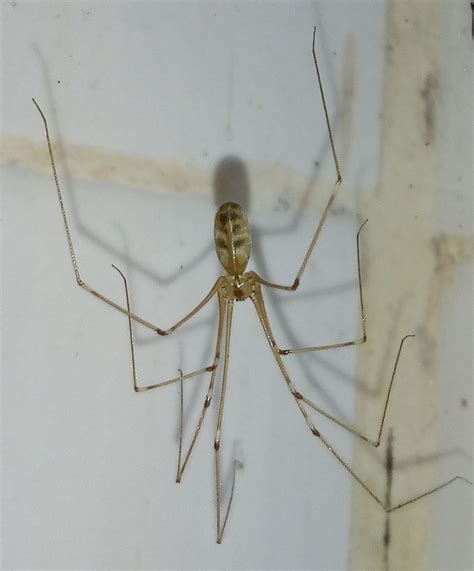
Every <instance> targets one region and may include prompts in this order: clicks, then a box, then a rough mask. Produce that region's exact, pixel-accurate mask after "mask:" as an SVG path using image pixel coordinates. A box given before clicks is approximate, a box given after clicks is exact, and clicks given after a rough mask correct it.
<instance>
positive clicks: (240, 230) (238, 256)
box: [214, 202, 252, 276]
mask: <svg viewBox="0 0 474 571" xmlns="http://www.w3.org/2000/svg"><path fill="white" fill-rule="evenodd" d="M214 240H215V243H216V252H217V256H218V258H219V260H220V262H221V264H222V265H223V266H224V268H225V270H226V271H227V273H229V274H230V275H232V276H238V275H241V274H243V273H244V271H245V268H246V267H247V263H248V261H249V257H250V250H251V248H252V236H251V234H250V226H249V223H248V220H247V215H246V214H245V211H244V209H243V208H242V207H241V206H240V205H239V204H237V203H236V202H226V203H225V204H223V205H222V206H221V207H220V208H219V210H218V211H217V212H216V218H215V222H214Z"/></svg>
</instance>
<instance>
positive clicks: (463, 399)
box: [461, 397, 468, 408]
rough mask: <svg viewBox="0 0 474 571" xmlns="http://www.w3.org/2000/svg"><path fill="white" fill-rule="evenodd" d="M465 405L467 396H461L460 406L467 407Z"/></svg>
mask: <svg viewBox="0 0 474 571" xmlns="http://www.w3.org/2000/svg"><path fill="white" fill-rule="evenodd" d="M467 405H468V402H467V398H465V397H463V398H462V399H461V406H462V407H463V408H467Z"/></svg>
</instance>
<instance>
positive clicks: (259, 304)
mask: <svg viewBox="0 0 474 571" xmlns="http://www.w3.org/2000/svg"><path fill="white" fill-rule="evenodd" d="M252 301H253V302H254V304H255V307H256V310H257V314H258V317H259V319H260V322H261V324H262V326H263V329H264V331H265V336H266V337H267V340H268V342H269V344H270V347H271V349H272V352H273V355H274V356H275V359H276V361H277V363H278V366H279V367H280V370H281V372H282V374H283V377H284V379H285V381H286V384H287V386H288V388H289V389H290V392H291V394H292V395H293V398H294V399H295V401H296V404H297V405H298V408H299V409H300V411H301V414H302V415H303V417H304V419H305V422H306V425H307V426H308V428H309V429H310V431H311V433H312V434H313V435H314V436H316V437H317V438H319V439H320V440H321V442H322V443H323V444H324V446H325V447H326V448H327V449H328V450H329V452H331V454H333V456H334V457H335V458H336V459H337V460H338V462H339V463H340V464H342V466H344V468H345V469H346V470H347V471H348V472H349V474H350V475H351V476H352V477H353V478H354V479H355V480H356V481H357V482H358V483H359V484H360V485H361V486H362V487H363V488H364V490H365V491H366V492H367V493H368V494H369V495H370V496H371V497H372V498H373V499H374V500H375V501H376V502H377V503H378V504H379V505H380V506H381V507H382V508H383V509H384V511H385V512H387V513H389V512H393V511H395V510H398V509H400V508H403V507H405V506H407V505H408V504H411V503H414V502H416V501H418V500H421V499H422V498H424V497H426V496H429V495H430V494H433V493H435V492H437V491H438V490H441V489H442V488H444V487H446V486H448V485H449V484H452V483H453V482H455V481H456V480H462V481H464V482H466V483H468V484H471V485H472V482H471V481H470V480H468V479H467V478H464V477H463V476H454V477H453V478H451V479H449V480H447V481H446V482H443V483H441V484H439V485H437V486H435V487H434V488H430V489H429V490H427V491H425V492H423V493H421V494H419V495H417V496H414V497H413V498H410V499H408V500H405V501H403V502H401V503H399V504H397V505H395V506H389V505H387V504H386V503H385V502H384V501H383V500H381V499H380V498H379V497H378V496H377V495H376V494H375V493H374V492H373V491H372V490H371V489H370V488H369V486H368V485H367V484H366V483H365V482H364V481H363V480H362V479H361V478H360V477H359V476H358V475H357V474H356V473H355V472H354V470H353V469H352V468H351V467H350V466H349V464H348V463H347V462H346V461H345V460H344V459H343V458H342V457H341V456H340V454H339V453H338V452H337V451H336V450H335V449H334V447H333V446H332V445H331V444H330V442H328V440H326V438H324V436H323V435H322V434H321V432H320V431H319V430H318V429H317V428H316V427H315V426H314V424H313V422H312V421H311V419H310V418H309V415H308V413H307V411H306V408H305V407H304V405H303V404H302V402H305V403H306V404H308V403H307V402H306V401H305V400H304V399H303V398H301V395H300V394H299V393H298V391H296V389H295V387H294V385H293V383H292V381H291V379H290V376H289V374H288V371H287V370H286V367H285V365H284V363H283V360H282V358H281V356H280V354H279V353H278V349H277V346H276V343H275V341H274V338H273V333H272V330H271V328H270V324H269V322H268V317H267V314H266V311H265V305H264V302H263V297H262V294H261V290H257V291H256V293H255V296H254V297H253V298H252ZM405 339H406V337H405V338H404V339H402V342H401V344H400V348H399V350H398V355H397V361H396V364H397V363H398V359H399V357H400V352H401V349H402V346H403V342H404V340H405ZM396 364H395V370H396ZM395 370H394V372H395ZM393 376H394V375H392V383H393ZM390 389H391V385H390ZM387 401H388V399H387ZM386 408H387V403H386V405H385V410H384V417H383V418H385V411H386ZM328 418H331V417H329V416H328ZM331 420H335V419H334V418H331ZM338 424H340V425H341V426H343V427H344V428H348V427H347V426H344V425H343V424H341V423H340V422H338ZM382 425H383V422H382ZM351 432H353V433H354V434H356V435H357V433H356V432H354V431H353V430H351ZM380 432H381V431H380ZM359 436H361V435H359ZM361 437H362V436H361ZM379 438H380V436H379ZM364 440H367V441H368V442H370V441H369V440H368V439H366V438H364Z"/></svg>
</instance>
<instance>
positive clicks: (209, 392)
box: [176, 294, 224, 483]
mask: <svg viewBox="0 0 474 571" xmlns="http://www.w3.org/2000/svg"><path fill="white" fill-rule="evenodd" d="M218 299H219V325H218V329H217V342H216V351H215V355H214V362H213V364H212V375H211V380H210V382H209V388H208V389H207V394H206V398H205V400H204V405H203V407H202V411H201V415H200V417H199V420H198V422H197V425H196V428H195V430H194V433H193V436H192V438H191V443H190V444H189V447H188V450H187V452H186V454H185V455H184V460H183V461H182V462H181V452H182V445H183V408H184V397H183V381H184V375H183V374H182V372H181V375H180V385H181V386H180V391H181V392H180V431H179V452H178V469H177V473H176V482H178V483H179V482H181V478H182V477H183V473H184V470H185V468H186V465H187V463H188V460H189V457H190V455H191V452H192V450H193V448H194V444H195V443H196V440H197V437H198V434H199V431H200V430H201V426H202V423H203V421H204V417H205V416H206V412H207V410H208V408H209V406H210V404H211V400H212V396H213V393H214V384H215V380H216V373H217V368H218V365H219V359H220V354H221V344H222V332H223V329H224V307H223V306H224V302H223V300H222V296H221V295H220V294H219V296H218Z"/></svg>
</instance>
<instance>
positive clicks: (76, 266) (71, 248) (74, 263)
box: [33, 99, 219, 382]
mask: <svg viewBox="0 0 474 571" xmlns="http://www.w3.org/2000/svg"><path fill="white" fill-rule="evenodd" d="M33 103H34V104H35V106H36V108H37V109H38V111H39V113H40V115H41V118H42V120H43V123H44V129H45V133H46V141H47V143H48V151H49V158H50V162H51V168H52V170H53V176H54V183H55V185H56V192H57V195H58V200H59V207H60V210H61V215H62V218H63V224H64V230H65V231H66V239H67V243H68V248H69V256H70V258H71V262H72V267H73V270H74V275H75V277H76V281H77V284H78V285H79V286H80V287H81V288H82V289H84V290H86V291H88V292H89V293H91V294H92V295H93V296H94V297H96V298H98V299H100V300H101V301H104V302H105V303H107V304H108V305H110V306H111V307H113V308H115V309H117V310H118V311H121V312H122V313H124V314H125V315H127V316H128V317H129V318H131V319H133V320H135V321H137V322H138V323H141V324H142V325H144V326H145V327H148V328H149V329H153V331H155V332H156V333H158V334H159V335H169V334H170V333H172V332H173V331H174V330H175V329H177V328H178V327H179V326H180V325H183V323H185V322H186V321H188V319H191V317H193V316H194V315H195V314H196V313H197V312H198V311H199V310H200V309H202V308H203V307H204V306H205V305H206V303H208V301H209V300H210V299H211V298H212V297H213V296H214V294H215V293H216V291H217V288H218V282H219V280H217V282H216V283H215V284H214V286H213V288H212V289H211V291H210V292H209V293H208V294H207V296H206V297H205V298H204V299H203V300H202V301H201V303H199V305H197V306H196V307H195V308H194V309H193V310H192V311H191V312H189V313H188V314H187V315H185V316H184V317H183V318H182V319H181V320H180V321H178V322H177V323H176V324H175V325H173V326H172V327H170V328H169V329H161V328H160V327H158V326H157V325H154V324H153V323H151V322H150V321H147V320H146V319H143V318H142V317H140V316H139V315H136V314H135V313H132V312H131V311H130V310H129V309H125V308H124V307H122V306H121V305H119V304H118V303H116V302H115V301H113V300H111V299H110V298H108V297H107V296H105V295H103V294H101V293H100V292H98V291H97V290H95V289H94V288H92V287H91V286H89V285H88V284H87V283H86V282H85V281H84V280H83V279H82V277H81V275H80V272H79V264H78V262H77V257H76V254H75V251H74V246H73V243H72V235H71V230H70V228H69V221H68V218H67V214H66V208H65V206H64V200H63V196H62V193H61V187H60V185H59V177H58V172H57V169H56V163H55V161H54V154H53V148H52V145H51V138H50V136H49V129H48V122H47V121H46V116H45V115H44V113H43V111H42V110H41V107H40V106H39V105H38V103H37V102H36V101H35V99H33ZM196 374H197V373H196ZM186 378H187V377H186ZM177 381H179V377H178V378H177V379H174V381H173V382H177Z"/></svg>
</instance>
